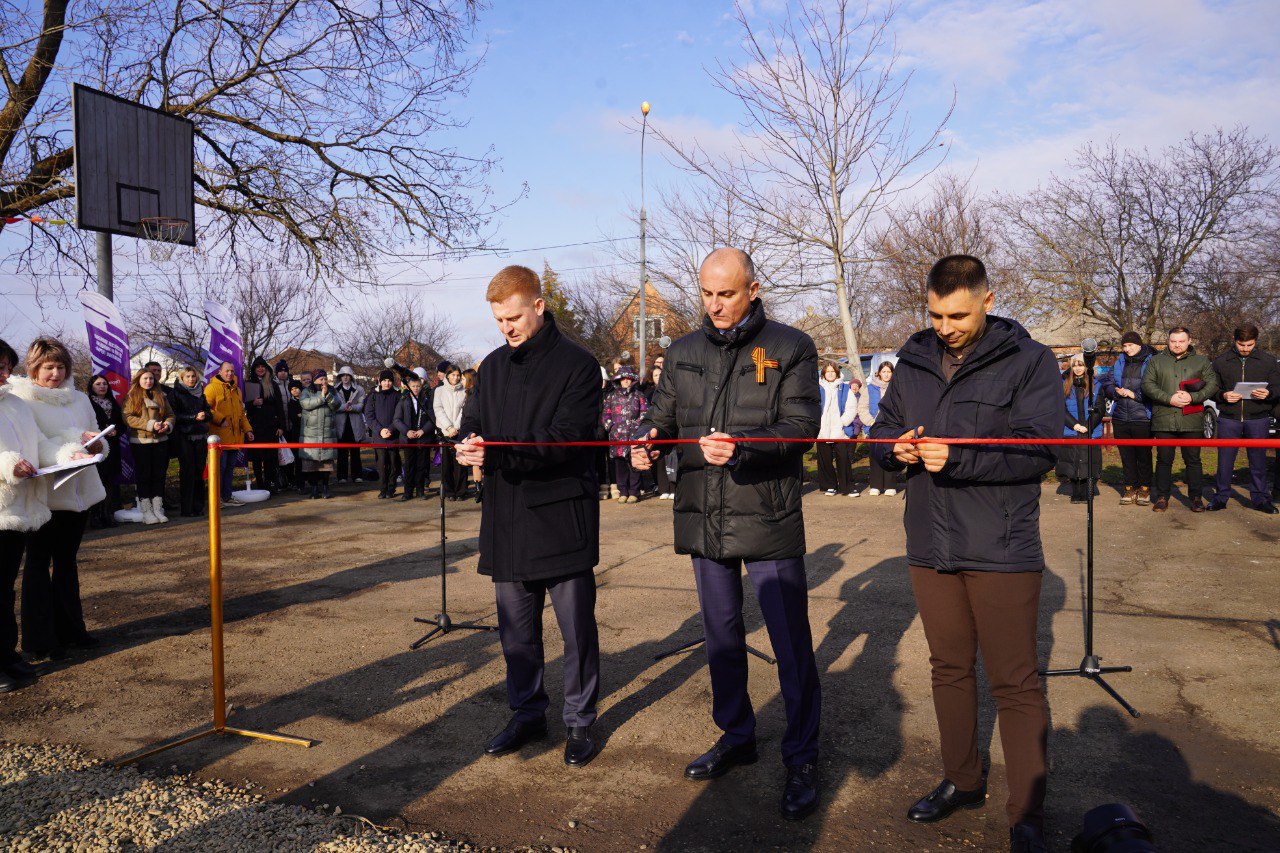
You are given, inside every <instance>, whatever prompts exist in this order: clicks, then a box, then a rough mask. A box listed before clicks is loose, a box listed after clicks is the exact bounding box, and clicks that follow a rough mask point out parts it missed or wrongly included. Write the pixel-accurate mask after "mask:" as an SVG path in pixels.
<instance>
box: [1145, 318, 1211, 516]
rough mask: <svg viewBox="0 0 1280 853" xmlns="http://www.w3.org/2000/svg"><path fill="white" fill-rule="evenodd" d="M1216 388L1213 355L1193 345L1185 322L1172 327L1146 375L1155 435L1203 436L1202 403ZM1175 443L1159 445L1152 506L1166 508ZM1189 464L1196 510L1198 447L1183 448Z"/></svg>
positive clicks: (1200, 500) (1199, 507)
mask: <svg viewBox="0 0 1280 853" xmlns="http://www.w3.org/2000/svg"><path fill="white" fill-rule="evenodd" d="M1217 393H1218V373H1217V371H1215V370H1214V369H1213V364H1212V363H1210V361H1209V359H1207V358H1205V357H1204V356H1202V355H1200V354H1198V353H1197V352H1196V350H1195V347H1193V346H1191V332H1190V331H1189V330H1188V329H1187V328H1186V327H1184V326H1175V327H1173V328H1172V329H1170V330H1169V346H1168V348H1167V349H1165V350H1164V352H1160V353H1156V354H1155V355H1153V356H1152V357H1151V359H1150V360H1149V361H1148V362H1147V369H1146V371H1145V372H1144V373H1143V374H1142V396H1143V397H1145V398H1146V399H1147V400H1148V401H1149V402H1150V403H1151V435H1152V437H1154V438H1183V439H1187V438H1200V437H1202V436H1203V435H1204V402H1205V400H1211V399H1213V397H1214V395H1215V394H1217ZM1177 449H1178V448H1176V447H1172V446H1171V447H1158V448H1156V482H1155V500H1154V501H1152V503H1151V508H1152V509H1153V510H1154V511H1156V512H1167V511H1168V509H1169V495H1170V493H1171V492H1172V491H1173V452H1174V451H1175V450H1177ZM1181 450H1182V462H1183V464H1185V465H1186V466H1187V497H1188V498H1189V499H1190V501H1191V511H1192V512H1204V509H1205V506H1204V495H1203V490H1204V470H1203V469H1202V468H1201V467H1200V448H1198V447H1186V446H1184V447H1182V448H1181Z"/></svg>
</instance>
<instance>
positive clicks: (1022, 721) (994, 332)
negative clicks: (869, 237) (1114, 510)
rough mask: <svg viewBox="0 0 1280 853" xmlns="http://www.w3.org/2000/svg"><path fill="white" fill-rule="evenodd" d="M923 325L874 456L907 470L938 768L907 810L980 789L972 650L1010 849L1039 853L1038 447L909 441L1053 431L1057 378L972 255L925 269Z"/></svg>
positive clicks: (1044, 465)
mask: <svg viewBox="0 0 1280 853" xmlns="http://www.w3.org/2000/svg"><path fill="white" fill-rule="evenodd" d="M928 283H929V288H928V311H929V318H930V320H931V321H932V328H929V329H925V330H924V331H921V332H917V333H916V334H914V335H912V336H911V337H910V338H909V339H908V340H907V343H906V344H905V345H904V346H903V347H902V349H901V350H899V351H898V366H897V372H896V373H894V375H893V382H891V383H890V384H889V393H888V394H887V395H886V396H885V398H884V399H883V400H881V401H880V413H879V415H878V416H877V417H876V422H875V425H874V426H872V428H871V437H872V438H878V439H898V441H899V442H900V443H897V444H875V445H872V450H871V452H872V453H873V454H875V457H876V460H877V461H878V462H879V463H880V464H881V465H882V466H883V467H884V468H885V469H887V470H890V471H901V470H903V469H904V468H905V469H906V471H907V512H906V528H907V563H908V566H909V571H910V572H911V586H912V589H913V590H914V591H915V597H916V604H917V605H918V606H919V608H920V619H921V621H922V622H923V623H924V635H925V639H926V640H927V641H928V643H929V657H930V663H931V665H932V668H933V705H934V711H935V712H936V713H937V716H938V730H939V734H940V740H941V742H942V765H943V769H944V771H945V776H944V778H943V780H942V784H940V785H939V786H938V787H937V788H936V789H935V790H934V791H933V792H932V793H931V794H929V795H928V796H926V797H924V798H923V799H922V800H920V801H919V802H918V803H916V804H915V805H914V806H912V807H911V808H910V809H909V810H908V812H907V817H908V818H909V819H911V820H913V821H917V822H922V823H923V822H929V821H935V820H941V819H942V818H944V817H946V816H947V815H949V814H950V813H951V812H952V811H954V810H955V809H957V808H960V807H967V808H978V807H980V806H981V805H982V804H983V803H984V801H985V798H986V784H985V780H984V779H983V776H982V763H981V761H980V759H979V756H978V743H977V731H978V691H977V686H976V684H977V682H976V678H975V674H974V661H975V658H976V656H977V653H978V650H979V648H981V651H982V660H983V664H984V666H985V668H986V671H987V678H988V680H989V681H990V682H991V691H992V693H993V694H994V695H995V699H996V712H997V715H998V718H999V722H1000V740H1001V742H1002V743H1003V745H1004V758H1005V767H1006V768H1007V774H1008V788H1009V800H1008V803H1007V805H1006V811H1007V814H1008V817H1009V823H1010V826H1011V829H1010V833H1011V836H1012V842H1013V843H1012V847H1013V849H1014V850H1027V851H1037V850H1043V849H1045V847H1044V838H1043V821H1044V790H1045V776H1046V756H1045V740H1046V737H1047V734H1048V716H1047V712H1046V709H1045V702H1044V694H1043V693H1042V692H1041V690H1040V678H1039V675H1038V667H1037V662H1036V617H1037V614H1038V610H1039V602H1040V580H1041V573H1042V572H1043V570H1044V568H1045V565H1044V551H1043V549H1042V547H1041V544H1040V479H1041V477H1043V476H1044V474H1045V473H1047V472H1048V471H1049V470H1050V469H1051V468H1052V467H1053V464H1054V454H1053V452H1052V449H1051V448H1050V447H1047V446H1044V445H1036V444H1028V445H981V444H973V445H946V444H937V443H933V442H927V443H926V442H922V443H920V444H919V445H913V444H911V443H909V442H907V441H906V440H907V439H911V438H915V437H921V436H928V437H937V438H1019V439H1027V440H1030V441H1033V442H1034V441H1035V440H1037V439H1045V438H1057V437H1059V436H1060V435H1062V411H1063V410H1062V406H1063V403H1062V399H1063V398H1062V377H1061V376H1060V375H1059V373H1058V368H1057V363H1056V359H1054V356H1053V353H1052V352H1051V351H1050V350H1049V348H1048V347H1046V346H1044V345H1043V344H1039V343H1036V342H1035V341H1033V340H1031V338H1030V336H1029V335H1027V333H1026V332H1025V331H1024V330H1023V328H1022V327H1021V326H1019V325H1018V324H1017V323H1015V322H1013V321H1012V320H1006V319H1004V318H1002V317H995V316H991V315H989V314H988V313H987V312H988V311H989V310H990V309H991V306H992V305H993V304H994V301H995V295H994V294H993V293H992V292H991V289H990V287H989V286H988V284H987V273H986V269H985V267H984V266H983V264H982V261H980V260H978V259H977V258H973V257H970V256H968V255H952V256H949V257H946V258H943V259H942V260H940V261H938V262H937V263H936V264H934V266H933V269H932V270H930V272H929V279H928Z"/></svg>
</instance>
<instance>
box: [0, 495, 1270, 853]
mask: <svg viewBox="0 0 1280 853" xmlns="http://www.w3.org/2000/svg"><path fill="white" fill-rule="evenodd" d="M337 491H338V492H339V495H338V497H336V498H335V499H334V500H330V501H308V500H302V499H298V498H287V499H281V500H277V501H273V502H272V503H271V504H269V505H258V506H254V507H247V508H244V509H237V510H231V511H229V512H228V513H227V515H226V519H225V563H226V619H227V679H228V695H229V699H230V701H231V702H232V703H233V704H234V712H233V715H232V717H231V724H232V725H239V726H244V727H246V728H254V729H260V730H267V731H279V732H284V733H288V734H293V735H299V736H304V737H308V738H313V739H315V740H316V741H317V743H316V745H315V746H314V747H312V748H311V749H306V750H304V749H300V748H297V747H293V746H287V745H281V744H273V743H266V742H261V741H251V740H246V739H240V738H234V737H224V738H219V739H210V740H204V741H201V742H198V743H195V744H191V745H188V746H184V747H181V748H179V749H176V750H173V751H171V752H168V753H166V754H164V755H162V756H159V757H157V758H154V759H149V760H148V761H147V762H145V766H149V767H152V768H154V769H157V770H161V771H168V770H169V769H170V768H173V769H176V770H180V771H182V772H194V773H197V774H198V775H200V776H208V777H219V778H223V779H227V780H231V781H234V782H237V783H242V782H243V781H244V780H252V781H253V782H255V783H258V784H260V785H264V786H265V787H266V790H267V792H269V793H270V794H271V795H272V796H273V797H275V798H278V799H280V800H283V801H287V802H291V803H298V804H304V805H308V804H331V805H341V806H342V809H343V811H344V812H347V813H353V812H354V813H357V814H361V815H365V816H367V817H369V818H372V819H374V820H376V821H378V822H380V823H391V824H395V825H404V824H407V825H408V826H411V827H414V828H418V829H423V828H426V829H438V830H442V831H444V832H446V833H448V834H451V835H453V836H455V837H462V838H466V839H470V840H472V841H475V842H478V843H482V844H494V845H501V846H514V845H520V844H533V845H538V844H544V845H548V846H550V845H562V846H571V847H576V848H579V849H582V850H637V849H646V848H647V849H650V850H652V849H670V850H746V849H751V850H757V849H787V850H799V849H815V850H886V851H903V850H922V849H962V848H963V849H979V850H1003V849H1007V843H1008V842H1007V836H1006V829H1005V818H1004V808H1003V804H1004V799H1005V785H1004V771H1003V763H1004V762H1003V757H1002V754H1001V751H1000V743H999V740H1000V739H999V735H998V733H993V732H992V728H993V727H992V717H993V716H994V714H993V708H992V706H990V704H989V703H988V704H987V706H986V708H985V712H984V716H983V719H984V724H983V735H984V741H985V742H987V743H989V749H990V759H991V764H992V765H993V766H992V769H991V776H990V799H989V801H988V804H987V807H986V808H985V809H983V810H981V811H976V812H961V813H957V814H956V815H955V816H953V817H952V818H951V819H949V820H947V821H945V822H944V823H942V824H940V825H935V826H915V825H913V824H910V823H908V822H907V821H906V820H905V818H904V812H905V810H906V808H907V806H908V805H910V803H911V802H913V801H914V800H915V799H916V798H917V797H918V796H919V795H921V794H923V793H925V792H927V791H928V790H929V789H930V788H932V786H933V785H934V784H935V783H936V782H937V780H938V778H939V776H940V773H941V770H940V765H939V761H938V757H937V749H936V730H935V720H934V714H933V708H932V704H931V701H930V697H929V675H928V654H927V650H926V647H925V641H924V636H923V632H922V630H921V626H920V622H919V620H918V618H917V613H916V609H915V606H914V603H913V600H912V596H911V590H910V585H909V581H908V577H907V572H906V566H905V562H904V557H903V534H902V527H901V518H900V516H901V511H902V504H901V501H900V499H899V498H887V497H875V498H873V497H869V496H865V495H864V496H863V497H860V498H856V499H850V498H847V497H826V496H823V495H818V494H813V493H810V494H809V495H808V496H807V497H806V498H805V510H806V513H807V526H808V537H809V549H810V555H809V557H808V561H807V565H808V573H809V583H810V589H811V599H810V619H811V622H812V625H813V629H814V635H815V642H816V643H817V656H818V662H819V666H820V668H821V670H822V672H823V674H824V682H823V691H824V696H823V698H824V703H823V704H824V715H823V748H824V755H823V759H822V765H821V767H822V771H821V772H822V779H823V786H824V794H823V801H822V806H821V808H820V810H819V811H818V812H817V813H815V814H814V815H812V816H811V817H810V818H809V819H808V820H806V821H804V822H802V823H799V824H790V823H787V822H785V821H783V820H782V819H781V818H780V817H779V815H778V798H779V794H780V788H781V784H782V781H783V770H782V766H781V762H780V760H779V758H778V741H779V738H780V736H781V730H782V707H781V700H780V696H779V692H778V687H777V678H776V675H775V670H774V668H773V667H771V666H769V665H767V664H765V663H763V662H761V661H758V660H756V659H754V658H753V659H752V663H751V689H752V696H753V699H754V701H755V703H756V706H757V711H758V716H759V726H760V730H759V736H760V740H761V752H762V760H761V761H760V762H759V763H758V764H756V765H754V766H752V767H748V768H742V769H739V770H735V771H734V772H733V773H731V774H730V775H728V776H726V777H724V778H723V779H719V780H716V781H714V782H711V783H709V784H695V783H690V782H686V781H685V780H684V779H683V778H682V776H681V772H682V770H683V767H684V765H685V764H686V762H688V761H689V760H690V759H691V758H692V757H694V756H696V755H697V754H699V753H700V752H702V751H703V750H704V749H705V748H707V747H708V746H710V745H711V743H712V742H713V741H714V740H715V738H716V736H717V734H718V733H717V731H716V729H715V727H714V725H713V724H712V722H711V719H710V685H709V681H708V677H707V671H706V668H705V665H704V664H705V659H704V656H703V654H702V653H701V651H700V650H697V649H695V650H692V651H690V652H688V653H686V654H680V655H676V656H674V657H671V658H668V659H666V660H664V661H661V662H655V661H654V659H653V656H654V653H655V652H658V651H660V650H663V649H667V648H669V647H672V646H675V645H678V644H680V643H682V642H685V641H687V640H691V639H694V638H696V637H697V636H698V634H699V626H698V621H697V603H696V599H695V596H694V587H693V578H692V575H691V573H690V569H689V565H688V562H687V560H686V559H683V558H678V557H676V556H675V555H674V554H673V553H672V550H671V522H670V518H669V513H670V508H671V504H670V502H664V501H655V500H651V501H647V502H645V503H642V504H640V505H638V506H620V505H617V504H614V503H610V504H608V505H606V506H605V507H604V508H603V533H602V542H601V553H602V564H601V566H600V568H599V570H598V583H599V586H600V597H599V606H598V616H599V622H600V633H601V646H602V682H603V683H602V696H601V716H600V720H599V722H598V724H597V726H596V736H597V737H598V738H600V739H601V740H603V741H604V742H605V743H604V747H603V751H602V752H601V754H600V755H599V757H598V758H597V759H596V760H595V761H594V762H593V763H592V764H591V765H590V766H589V767H587V768H585V769H582V770H571V769H569V768H566V767H565V766H564V764H563V762H562V760H561V750H562V742H561V741H562V728H561V727H560V725H559V724H558V722H557V721H556V717H557V715H556V714H555V713H554V711H555V709H557V708H558V705H559V693H560V689H561V678H560V671H559V667H558V660H559V648H560V637H559V633H558V631H557V629H556V626H555V619H554V617H553V616H552V615H551V614H550V613H549V612H548V613H547V618H546V645H547V653H548V659H549V666H548V689H549V691H550V692H551V694H552V708H553V713H552V715H551V722H552V736H551V737H549V738H548V739H547V740H546V741H545V742H544V743H542V744H540V745H536V746H533V747H529V748H527V749H525V750H524V751H523V752H521V753H519V754H517V755H511V756H506V757H502V758H497V759H489V758H485V757H484V756H482V755H481V747H482V745H483V743H484V741H485V740H486V739H487V738H488V737H489V736H490V735H491V734H492V733H493V732H495V731H497V730H498V729H499V728H501V727H502V725H503V724H504V723H505V721H506V719H507V717H508V709H507V706H506V696H505V691H504V687H503V663H502V658H501V652H500V648H499V645H498V641H497V636H496V634H493V633H472V632H456V633H453V634H451V635H449V636H448V637H446V638H444V639H442V640H438V641H435V642H432V643H430V644H428V645H427V646H425V647H424V648H422V649H420V650H418V651H410V650H409V648H408V646H409V643H410V642H411V641H413V640H414V639H416V638H417V637H418V636H420V635H421V634H423V633H424V631H425V630H426V628H425V627H424V626H422V625H419V624H415V623H414V622H413V621H412V618H413V617H414V616H430V615H432V614H434V613H435V612H437V610H438V609H439V608H438V601H439V573H440V548H439V528H438V523H439V516H438V508H439V504H438V503H437V502H434V501H432V502H423V501H415V502H412V503H399V502H388V501H380V500H377V499H376V497H375V493H374V492H373V491H372V490H364V491H359V492H357V491H356V490H355V489H354V487H351V486H345V487H341V488H339V489H338V490H337ZM1098 516H1099V520H1098V527H1097V529H1098V554H1097V569H1098V580H1097V601H1098V622H1097V635H1096V636H1097V640H1096V644H1097V648H1098V651H1099V652H1100V653H1101V654H1102V655H1103V656H1104V658H1105V660H1104V663H1112V664H1131V665H1132V666H1133V672H1132V673H1129V674H1120V675H1115V676H1113V677H1112V678H1111V682H1112V684H1113V685H1114V686H1115V687H1116V688H1117V689H1119V690H1120V691H1121V692H1122V693H1123V694H1124V696H1125V697H1126V698H1127V699H1129V700H1130V701H1131V702H1132V703H1133V704H1134V705H1135V706H1137V708H1138V709H1139V710H1140V711H1141V712H1142V717H1141V718H1140V719H1131V718H1129V717H1128V716H1127V715H1126V714H1124V713H1123V712H1122V711H1121V709H1120V708H1119V706H1118V705H1117V704H1116V703H1115V702H1113V701H1112V700H1111V699H1110V698H1109V697H1108V696H1107V695H1106V694H1104V693H1103V692H1102V690H1101V689H1099V687H1097V686H1096V685H1094V684H1092V683H1089V682H1088V681H1085V680H1084V679H1080V678H1058V679H1052V680H1050V682H1049V685H1048V695H1049V705H1050V709H1051V713H1052V722H1053V732H1052V735H1051V741H1050V758H1051V762H1052V765H1051V766H1052V770H1051V775H1050V786H1049V799H1048V815H1049V821H1050V834H1051V838H1052V839H1053V842H1054V849H1058V850H1065V849H1066V848H1067V846H1068V844H1069V840H1070V837H1071V835H1072V834H1073V833H1074V832H1075V830H1076V829H1077V828H1078V826H1079V821H1080V817H1081V815H1083V813H1084V812H1085V811H1087V810H1088V809H1089V808H1091V807H1093V806H1095V805H1098V804H1101V803H1106V802H1113V801H1122V802H1127V803H1129V804H1131V805H1132V806H1133V807H1135V808H1136V809H1137V810H1138V812H1139V813H1140V814H1141V815H1142V816H1143V817H1144V818H1145V819H1146V821H1147V822H1148V823H1149V825H1150V826H1151V827H1152V829H1153V830H1154V832H1155V833H1156V837H1157V840H1158V842H1159V843H1160V845H1161V849H1163V850H1166V851H1177V850H1187V851H1192V850H1194V851H1203V850H1225V849H1232V850H1259V851H1261V850H1269V851H1275V850H1280V818H1278V814H1277V813H1278V811H1280V712H1278V711H1277V708H1276V705H1277V697H1278V696H1280V584H1278V583H1277V582H1276V581H1277V579H1278V578H1280V547H1277V544H1278V543H1280V521H1276V520H1275V519H1274V518H1271V517H1267V516H1263V515H1261V514H1259V513H1254V512H1250V511H1248V510H1247V508H1246V507H1245V506H1244V505H1243V504H1241V503H1236V504H1233V506H1232V507H1231V508H1230V509H1229V510H1228V511H1227V512H1223V513H1217V514H1212V515H1211V514H1204V515H1192V514H1191V513H1190V512H1189V511H1188V510H1187V509H1186V506H1185V502H1183V501H1178V502H1176V503H1175V506H1174V508H1173V509H1172V510H1171V511H1170V512H1169V513H1168V514H1167V515H1156V514H1154V513H1152V512H1150V510H1144V509H1137V508H1123V507H1120V506H1118V505H1117V502H1116V495H1115V493H1114V490H1113V489H1111V488H1110V487H1105V488H1104V494H1103V496H1102V497H1101V498H1100V499H1099V504H1098ZM1083 520H1084V510H1083V509H1082V508H1081V507H1078V506H1071V505H1069V503H1068V501H1067V499H1066V498H1065V497H1062V496H1058V495H1056V494H1055V492H1054V487H1053V486H1052V485H1046V486H1045V497H1044V533H1045V542H1046V548H1047V551H1048V555H1049V562H1050V565H1051V567H1052V571H1050V572H1049V573H1046V575H1045V581H1044V591H1043V597H1042V607H1043V612H1042V615H1041V634H1040V642H1041V654H1042V660H1043V661H1044V662H1046V663H1050V664H1051V665H1053V666H1055V667H1073V666H1075V665H1076V664H1077V663H1078V662H1079V660H1080V657H1081V650H1082V647H1083V640H1082V635H1083V632H1082V625H1081V596H1082V579H1083V548H1084V525H1083ZM447 522H448V529H449V543H448V559H447V571H448V580H449V592H450V610H451V612H452V614H453V615H454V617H455V618H457V619H483V620H488V621H492V619H493V603H492V599H493V592H492V588H491V584H490V582H489V581H488V580H487V579H485V578H483V577H480V576H478V575H477V574H476V572H475V564H476V542H477V539H476V535H477V532H478V524H479V507H478V506H476V505H475V504H472V503H456V504H449V505H448V513H447ZM206 530H207V528H206V526H205V525H204V524H203V523H192V522H185V523H184V522H180V521H179V520H177V519H175V520H174V522H173V523H171V524H169V525H167V526H165V527H163V528H143V527H141V526H130V527H122V528H119V529H118V530H114V531H107V532H103V533H95V534H92V535H91V536H90V537H89V539H88V541H87V542H86V543H85V545H84V548H83V550H82V552H81V558H82V562H81V579H82V585H83V596H84V601H85V610H86V616H87V619H88V622H89V625H90V628H91V630H94V631H95V632H96V633H97V634H98V635H99V636H100V637H101V638H102V639H103V640H104V644H103V647H102V648H101V649H100V650H95V652H94V653H93V654H85V653H80V654H78V655H75V656H73V657H71V658H69V659H68V660H66V661H64V662H62V663H61V664H60V665H59V666H58V668H57V669H56V671H54V672H53V673H51V674H49V675H47V676H46V677H45V678H43V679H42V680H41V681H40V683H39V684H38V685H36V686H35V687H32V688H29V689H26V690H22V691H20V692H18V693H15V694H12V695H9V696H4V697H0V720H3V729H2V730H3V736H4V737H5V738H6V739H10V740H15V741H23V742H33V741H37V740H40V739H49V740H54V741H59V742H74V743H78V744H81V745H83V746H84V747H85V748H86V749H87V750H88V751H89V752H90V753H91V754H94V755H97V756H102V757H108V758H118V757H122V756H125V755H128V754H129V753H132V752H135V751H138V750H140V749H142V748H143V747H145V746H147V745H149V744H152V743H155V742H157V741H161V740H165V739H167V738H170V737H173V736H177V735H181V734H184V733H190V732H194V731H197V730H199V729H200V728H202V727H204V726H206V725H207V724H208V722H209V720H210V691H209V626H208V586H207V583H208V581H207V572H208V559H207V552H206V543H207V538H206ZM747 597H748V601H749V604H748V617H747V618H748V627H749V630H751V631H752V633H751V635H750V638H749V639H750V642H752V643H753V644H754V645H755V646H756V647H758V648H761V649H764V650H766V651H767V650H768V639H767V636H766V635H765V631H764V627H763V624H762V622H761V620H760V616H759V612H758V610H756V608H755V604H754V601H753V600H752V599H751V596H750V594H749V593H748V596H747ZM571 821H572V822H574V823H573V826H572V827H571V824H570V822H571Z"/></svg>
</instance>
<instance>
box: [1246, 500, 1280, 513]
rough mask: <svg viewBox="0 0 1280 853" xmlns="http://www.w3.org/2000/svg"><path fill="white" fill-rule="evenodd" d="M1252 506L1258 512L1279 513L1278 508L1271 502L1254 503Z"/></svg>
mask: <svg viewBox="0 0 1280 853" xmlns="http://www.w3.org/2000/svg"><path fill="white" fill-rule="evenodd" d="M1253 508H1254V509H1256V510H1257V511H1258V512H1264V513H1266V514H1267V515H1276V514H1277V513H1280V509H1276V505H1275V504H1273V503H1265V504H1254V505H1253Z"/></svg>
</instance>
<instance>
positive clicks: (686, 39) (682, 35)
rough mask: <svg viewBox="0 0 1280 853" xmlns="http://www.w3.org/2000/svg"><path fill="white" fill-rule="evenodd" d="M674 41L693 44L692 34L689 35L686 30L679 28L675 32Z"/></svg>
mask: <svg viewBox="0 0 1280 853" xmlns="http://www.w3.org/2000/svg"><path fill="white" fill-rule="evenodd" d="M676 41H678V42H680V44H693V36H691V35H689V33H688V31H687V30H681V31H680V32H678V33H676Z"/></svg>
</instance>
